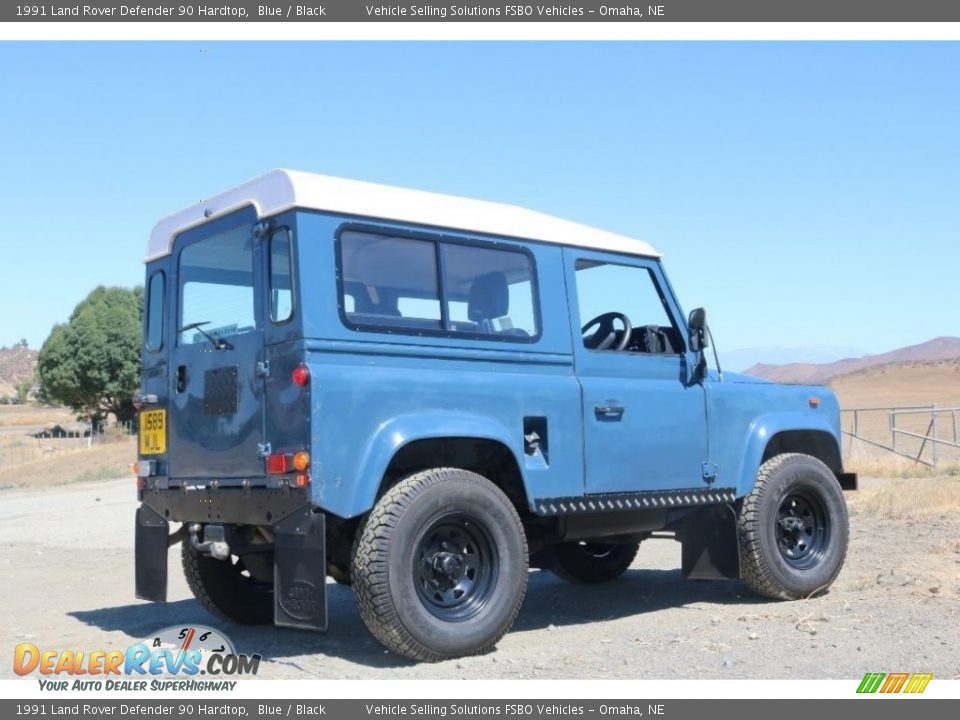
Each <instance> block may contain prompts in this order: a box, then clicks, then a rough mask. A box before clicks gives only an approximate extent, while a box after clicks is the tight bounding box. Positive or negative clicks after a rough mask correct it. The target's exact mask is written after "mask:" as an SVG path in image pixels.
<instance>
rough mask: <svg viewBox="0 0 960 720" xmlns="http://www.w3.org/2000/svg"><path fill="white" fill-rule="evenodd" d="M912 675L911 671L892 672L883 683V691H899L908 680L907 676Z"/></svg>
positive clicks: (881, 690)
mask: <svg viewBox="0 0 960 720" xmlns="http://www.w3.org/2000/svg"><path fill="white" fill-rule="evenodd" d="M908 677H910V673H890V674H889V675H887V680H886V682H884V683H883V687H881V688H880V692H882V693H898V692H900V688H902V687H903V685H904V683H905V682H907V678H908Z"/></svg>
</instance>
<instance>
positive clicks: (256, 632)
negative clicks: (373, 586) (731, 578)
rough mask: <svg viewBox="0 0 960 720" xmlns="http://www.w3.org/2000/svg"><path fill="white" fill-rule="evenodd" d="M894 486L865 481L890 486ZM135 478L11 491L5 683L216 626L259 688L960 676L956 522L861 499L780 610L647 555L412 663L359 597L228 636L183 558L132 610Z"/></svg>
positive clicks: (660, 546) (2, 527)
mask: <svg viewBox="0 0 960 720" xmlns="http://www.w3.org/2000/svg"><path fill="white" fill-rule="evenodd" d="M884 482H887V481H870V483H868V485H870V484H872V485H873V486H874V487H882V485H883V483H884ZM134 495H135V493H134V489H133V482H132V480H129V479H128V480H118V481H109V482H100V483H88V484H82V485H72V486H63V487H53V488H49V489H46V490H42V491H32V492H26V491H21V490H7V491H2V492H0V577H2V578H4V579H5V580H6V583H5V587H4V591H3V600H2V611H3V612H2V616H3V618H4V622H3V623H2V628H0V677H12V676H13V670H12V662H11V661H12V657H13V646H14V645H15V644H16V643H19V642H32V643H34V644H36V645H38V646H41V647H43V648H50V649H66V648H76V649H83V650H93V649H111V648H125V647H127V645H128V644H129V643H130V642H131V641H134V640H138V639H140V638H142V637H144V636H146V635H149V634H151V633H153V632H154V631H156V630H158V629H160V628H163V627H166V626H169V625H175V624H187V623H200V624H207V625H213V626H214V627H217V628H219V629H221V630H223V631H225V633H226V634H227V635H228V636H230V637H231V638H232V639H233V641H234V643H235V644H236V645H237V648H238V650H240V651H241V652H247V653H253V652H257V653H260V654H261V655H262V656H263V658H264V661H263V664H262V665H261V668H260V677H262V678H288V679H305V678H311V677H324V678H648V679H653V678H859V677H861V676H862V675H863V674H864V673H865V672H868V671H875V672H888V671H894V670H903V671H926V672H932V673H933V674H934V676H935V677H939V678H956V677H958V676H960V651H958V648H960V513H956V512H950V511H943V512H933V513H929V514H927V515H921V516H918V517H913V518H900V519H891V518H889V517H884V516H883V514H881V513H877V512H871V511H870V510H869V508H866V507H862V506H861V505H862V503H861V501H860V500H859V498H857V495H856V494H853V495H852V496H850V499H851V505H852V507H851V543H850V545H851V547H850V553H849V555H848V558H847V564H846V566H845V568H844V570H843V572H842V574H841V576H840V578H839V579H838V581H837V583H836V584H835V586H834V588H833V590H832V591H831V592H830V593H829V594H828V595H826V596H824V597H822V598H818V599H812V600H806V601H800V602H792V603H781V602H769V601H765V600H763V599H760V598H758V597H756V596H754V595H752V594H751V593H750V592H749V591H747V590H746V588H744V587H743V586H742V585H741V584H740V583H737V582H687V583H684V582H682V581H681V580H680V574H679V570H678V569H677V568H678V567H679V563H680V546H679V545H678V544H677V543H674V542H673V541H669V540H654V541H649V542H647V543H644V544H643V545H642V546H641V548H640V553H639V555H638V556H637V560H636V562H635V564H634V567H633V568H632V569H631V570H630V571H628V572H627V574H626V575H624V576H623V578H621V579H619V580H617V581H615V582H612V583H608V584H606V585H603V586H594V587H583V586H574V585H570V584H567V583H565V582H563V581H561V580H560V579H558V578H556V577H554V576H553V575H552V574H550V573H546V572H533V573H531V575H530V585H529V590H528V593H527V599H526V602H525V604H524V606H523V609H522V611H521V612H520V616H519V618H518V619H517V622H516V625H515V626H514V628H513V631H512V632H511V633H509V634H508V635H507V636H506V637H505V638H504V639H503V640H502V641H501V643H500V645H499V647H498V649H497V650H496V651H495V652H493V653H491V654H489V655H486V656H482V657H475V658H466V659H463V660H457V661H450V662H445V663H439V664H436V665H415V664H412V663H409V662H407V661H405V660H403V659H401V658H399V657H396V656H394V655H392V654H390V653H388V652H386V651H385V650H384V649H383V648H382V647H381V646H380V645H378V644H377V643H376V642H375V641H374V640H373V639H372V638H371V637H370V635H369V634H368V633H367V631H366V629H365V628H364V626H363V624H362V623H361V621H360V617H359V615H358V614H357V611H356V609H355V607H354V604H353V598H352V596H351V594H350V591H349V589H347V588H342V587H339V586H336V585H332V584H331V585H330V586H329V591H330V592H329V617H330V626H331V629H330V630H329V632H327V633H326V634H314V633H306V632H297V631H290V630H281V629H276V628H272V627H257V628H249V627H242V626H237V625H232V624H229V623H225V622H222V621H218V620H216V619H214V618H212V617H211V616H210V615H208V614H207V613H206V612H205V611H204V610H203V609H202V608H201V607H200V606H199V605H198V604H197V603H196V602H195V601H194V600H193V598H192V597H191V596H190V594H189V591H188V590H187V587H186V584H185V582H184V580H183V577H182V575H181V574H180V572H179V549H177V548H175V549H174V550H172V551H171V556H170V567H171V580H170V591H169V597H170V602H168V603H167V604H166V605H153V604H148V603H143V602H141V601H138V600H136V599H134V597H133V579H132V578H133V550H132V548H133V516H134V509H135V507H136V500H135V497H134Z"/></svg>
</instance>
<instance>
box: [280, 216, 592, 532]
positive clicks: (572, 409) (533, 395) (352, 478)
mask: <svg viewBox="0 0 960 720" xmlns="http://www.w3.org/2000/svg"><path fill="white" fill-rule="evenodd" d="M347 222H349V223H350V224H352V225H353V224H356V223H358V222H362V219H358V218H343V217H337V216H333V215H328V214H325V213H314V212H302V213H298V218H297V231H296V232H297V238H298V240H297V245H298V255H299V266H300V278H299V287H300V292H299V294H300V296H301V299H300V302H301V305H302V307H303V318H302V325H303V333H304V340H303V347H304V357H305V361H306V363H307V364H308V366H309V368H310V371H311V388H310V391H311V392H310V398H311V407H310V418H311V420H310V427H311V431H310V445H311V455H312V457H313V461H312V472H313V491H312V492H313V497H314V501H315V502H316V503H317V504H318V505H319V506H320V507H322V508H324V509H325V510H328V511H330V512H332V513H335V514H337V515H339V516H341V517H353V516H356V515H359V514H361V513H363V512H366V511H367V510H369V509H370V507H372V505H373V503H374V500H375V498H376V493H377V490H378V487H379V484H380V481H381V479H382V477H383V474H384V471H385V470H386V468H387V465H388V464H389V461H390V459H391V458H392V457H393V454H394V453H395V452H396V450H398V449H399V448H400V447H402V446H403V445H405V444H407V443H409V442H411V441H413V440H417V439H420V438H427V437H441V438H442V437H464V436H469V437H481V438H489V439H492V440H497V441H500V442H502V443H503V444H504V445H506V446H507V447H508V448H509V449H510V451H511V452H512V453H513V455H514V457H515V458H516V459H517V461H518V465H519V467H520V470H521V473H522V474H523V476H524V480H525V486H526V491H527V496H528V501H530V502H531V504H532V500H533V498H535V497H546V496H558V495H579V494H581V493H582V492H583V466H582V462H583V460H582V457H583V449H582V433H581V427H580V387H579V384H578V382H577V380H576V378H575V376H574V373H573V359H572V354H571V352H572V345H571V338H570V330H569V323H568V319H567V310H566V308H567V302H566V295H565V288H564V285H563V267H562V255H561V249H560V247H559V246H558V247H550V246H545V245H537V244H524V247H526V248H527V249H529V250H531V251H532V253H533V257H534V261H535V264H536V269H537V274H538V278H539V296H540V297H539V304H540V316H541V324H542V332H541V336H540V338H539V340H537V341H536V342H534V343H524V342H501V341H487V340H472V339H466V338H464V339H460V338H442V339H438V338H436V337H421V336H417V335H409V334H401V333H392V332H367V331H356V330H352V329H349V328H347V327H346V326H345V325H344V323H343V322H342V321H341V317H340V313H339V311H338V302H339V293H338V288H337V278H336V275H335V272H334V269H335V268H336V256H335V240H334V238H335V236H336V233H337V231H338V228H340V227H341V226H342V225H343V224H344V223H347ZM369 225H370V227H371V229H372V230H374V231H380V232H383V231H384V230H386V231H401V232H402V231H409V230H414V228H409V227H406V226H402V225H396V224H391V223H381V222H376V223H369ZM419 230H420V231H421V232H422V231H423V228H420V229H419ZM438 234H439V233H438ZM456 237H458V238H466V239H473V240H488V238H483V237H480V236H476V235H469V234H457V236H456ZM528 415H529V416H544V417H546V418H547V419H548V424H549V439H550V440H549V442H550V452H549V462H544V461H543V459H542V458H540V457H539V456H534V457H527V456H525V455H524V452H523V418H524V416H528Z"/></svg>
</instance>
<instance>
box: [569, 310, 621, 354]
mask: <svg viewBox="0 0 960 720" xmlns="http://www.w3.org/2000/svg"><path fill="white" fill-rule="evenodd" d="M614 320H619V321H620V322H621V323H622V324H623V337H621V338H620V342H618V343H617V346H616V347H615V348H611V347H610V346H611V345H613V341H614V340H616V339H617V331H616V328H614V327H613V321H614ZM594 325H597V326H598V327H597V330H596V332H594V333H593V335H592V336H591V337H590V340H591V343H590V344H587V347H590V345H591V344H592V345H593V346H592V347H590V349H591V350H610V349H613V350H615V351H620V350H626V349H627V345H629V344H630V333H631V332H633V325H631V324H630V318H628V317H627V316H626V315H624V314H623V313H622V312H608V313H604V314H603V315H597V316H596V317H595V318H594V319H593V320H591V321H590V322H588V323H587V324H586V325H584V326H583V329H582V330H581V332H582V333H583V339H584V342H585V344H586V340H587V330H589V329H590V328H592V327H593V326H594ZM597 338H603V339H602V340H600V341H599V342H597V343H596V344H593V341H595V340H596V339H597Z"/></svg>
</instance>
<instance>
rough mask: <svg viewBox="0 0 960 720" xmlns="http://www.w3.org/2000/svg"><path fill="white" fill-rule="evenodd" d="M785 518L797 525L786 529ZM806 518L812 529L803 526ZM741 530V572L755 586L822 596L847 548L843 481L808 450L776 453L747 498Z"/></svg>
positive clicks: (778, 593) (779, 594)
mask: <svg viewBox="0 0 960 720" xmlns="http://www.w3.org/2000/svg"><path fill="white" fill-rule="evenodd" d="M793 518H796V519H795V520H794V519H793ZM785 522H789V523H795V524H796V529H793V530H789V531H787V530H784V524H783V523H785ZM804 523H807V524H809V525H810V526H811V530H810V531H808V530H807V529H806V528H805V527H800V526H801V525H803V524H804ZM787 527H788V528H789V527H790V526H787ZM738 535H739V541H740V577H741V579H742V580H743V582H744V583H746V585H747V586H748V587H749V588H750V589H751V590H753V591H754V592H756V593H758V594H760V595H764V596H766V597H769V598H774V599H778V600H799V599H801V598H808V597H812V596H815V595H819V594H821V593H823V592H825V591H826V590H827V588H829V587H830V585H831V583H833V581H834V579H836V577H837V574H838V573H839V572H840V568H841V567H842V566H843V561H844V558H845V556H846V553H847V540H848V537H849V519H848V516H847V505H846V501H845V500H844V497H843V491H842V490H841V489H840V484H839V483H838V482H837V479H836V477H834V475H833V473H832V472H831V471H830V469H829V468H828V467H827V466H826V465H824V464H823V463H822V462H820V460H818V459H816V458H814V457H812V456H810V455H803V454H799V453H787V454H783V455H777V456H775V457H772V458H770V459H769V460H767V461H766V462H765V463H764V464H763V465H761V466H760V470H759V472H758V473H757V479H756V482H755V484H754V487H753V490H752V491H751V492H750V493H749V494H748V495H747V496H746V498H744V501H743V505H742V506H741V508H740V513H739V521H738ZM791 554H792V555H793V556H791Z"/></svg>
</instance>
